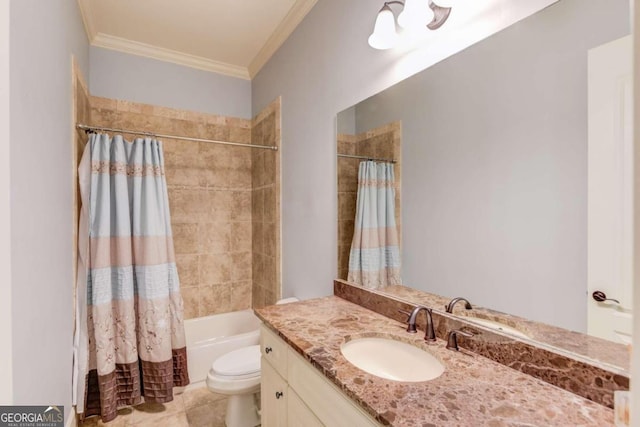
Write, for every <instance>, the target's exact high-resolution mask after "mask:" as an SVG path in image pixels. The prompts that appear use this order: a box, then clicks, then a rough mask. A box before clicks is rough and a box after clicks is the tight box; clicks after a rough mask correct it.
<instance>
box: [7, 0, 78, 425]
mask: <svg viewBox="0 0 640 427" xmlns="http://www.w3.org/2000/svg"><path fill="white" fill-rule="evenodd" d="M10 17H11V24H10V73H11V77H10V88H11V94H10V108H11V124H10V126H11V130H10V135H11V138H10V140H9V141H10V142H9V144H10V152H11V153H10V156H11V174H10V180H11V204H10V210H11V211H10V214H11V274H12V277H11V287H12V289H11V290H12V297H11V306H12V313H13V315H12V326H13V338H12V345H13V349H12V355H13V400H14V403H16V404H40V405H48V404H56V405H60V404H63V405H64V406H65V412H66V414H67V415H68V414H69V413H70V408H71V369H72V335H73V321H72V316H73V307H72V305H73V304H72V298H73V295H72V289H73V277H74V275H73V272H72V264H73V263H72V236H73V227H74V225H73V212H72V206H73V189H74V187H73V180H72V173H73V165H72V89H71V55H72V54H74V55H76V57H77V59H78V62H79V64H80V66H81V67H82V69H83V71H84V73H85V76H86V75H87V71H88V63H89V48H88V43H87V39H86V36H85V32H84V27H83V25H82V20H81V18H80V13H79V11H78V6H77V3H76V2H74V1H68V0H49V1H41V0H13V1H11V3H10Z"/></svg>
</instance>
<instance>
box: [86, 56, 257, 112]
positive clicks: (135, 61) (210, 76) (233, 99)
mask: <svg viewBox="0 0 640 427" xmlns="http://www.w3.org/2000/svg"><path fill="white" fill-rule="evenodd" d="M90 59H91V76H90V78H89V91H90V92H91V95H94V96H102V97H105V98H114V99H124V100H128V101H133V102H141V103H144V104H153V105H162V106H164V107H170V108H178V109H182V110H190V111H200V112H203V113H210V114H220V115H223V116H232V117H240V118H244V119H250V118H251V82H250V81H249V80H244V79H239V78H235V77H229V76H224V75H222V74H216V73H211V72H208V71H202V70H196V69H194V68H189V67H185V66H182V65H177V64H172V63H170V62H164V61H158V60H155V59H150V58H145V57H142V56H136V55H130V54H127V53H122V52H116V51H114V50H109V49H102V48H99V47H93V46H92V47H91V54H90Z"/></svg>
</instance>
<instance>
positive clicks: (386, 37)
mask: <svg viewBox="0 0 640 427" xmlns="http://www.w3.org/2000/svg"><path fill="white" fill-rule="evenodd" d="M397 41H398V33H396V21H395V18H394V16H393V12H392V11H391V8H390V7H389V6H387V5H386V4H385V5H384V6H383V7H382V9H380V12H378V17H377V18H376V24H375V26H374V27H373V33H372V34H371V35H370V36H369V46H371V47H372V48H374V49H381V50H382V49H391V48H392V47H394V46H395V45H396V43H397Z"/></svg>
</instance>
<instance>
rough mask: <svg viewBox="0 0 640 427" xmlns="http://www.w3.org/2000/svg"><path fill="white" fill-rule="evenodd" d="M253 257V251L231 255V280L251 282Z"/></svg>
mask: <svg viewBox="0 0 640 427" xmlns="http://www.w3.org/2000/svg"><path fill="white" fill-rule="evenodd" d="M252 262H253V255H252V253H251V251H246V252H237V253H232V254H231V280H232V281H241V280H251V278H252V275H253V271H252Z"/></svg>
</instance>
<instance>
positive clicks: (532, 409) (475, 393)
mask: <svg viewBox="0 0 640 427" xmlns="http://www.w3.org/2000/svg"><path fill="white" fill-rule="evenodd" d="M256 313H257V315H258V317H260V318H261V319H262V320H263V321H264V323H265V324H266V325H267V326H268V327H269V328H271V329H272V330H274V331H275V332H276V333H277V334H278V335H279V336H280V337H281V338H283V339H284V340H285V341H286V342H287V343H288V344H289V345H290V346H291V347H292V348H293V349H294V350H296V351H297V352H298V353H300V354H301V355H302V356H303V357H304V358H305V359H307V360H308V361H309V362H310V363H311V364H312V365H313V366H314V367H316V368H317V369H318V370H319V371H320V372H322V373H323V374H324V375H325V376H326V377H327V378H328V379H329V380H330V381H332V382H333V383H334V384H336V385H337V386H338V387H340V388H341V389H342V390H343V391H344V392H345V393H346V394H347V395H348V396H349V397H350V398H351V399H353V400H354V401H355V402H356V403H357V404H359V405H360V406H361V407H362V408H363V409H364V410H365V411H366V412H368V413H369V414H370V415H371V416H372V417H374V418H375V419H376V420H378V421H379V422H380V423H382V424H384V425H394V426H448V425H456V426H481V425H485V426H514V425H518V426H522V425H527V426H563V427H565V426H569V425H570V426H605V425H612V424H613V411H612V410H611V409H608V408H606V407H604V406H601V405H598V404H597V403H594V402H592V401H590V400H587V399H584V398H582V397H579V396H577V395H575V394H573V393H570V392H568V391H565V390H562V389H560V388H557V387H554V386H552V385H549V384H547V383H545V382H543V381H541V380H538V379H536V378H534V377H531V376H529V375H526V374H523V373H521V372H518V371H516V370H513V369H510V368H507V367H505V366H503V365H501V364H499V363H496V362H493V361H491V360H489V359H486V358H484V357H482V356H478V355H476V354H474V353H471V352H468V351H465V350H461V351H460V352H453V351H450V350H447V349H445V342H444V341H442V340H438V341H437V342H436V343H433V344H426V343H425V342H424V341H423V334H422V333H418V334H408V333H407V332H406V331H405V325H404V324H402V323H399V322H396V321H394V320H391V319H389V318H387V317H384V316H382V315H380V314H377V313H375V312H373V311H370V310H367V309H365V308H363V307H361V306H359V305H356V304H352V303H350V302H348V301H345V300H343V299H341V298H339V297H336V296H330V297H325V298H319V299H314V300H307V301H302V302H298V303H292V304H286V305H278V306H269V307H265V308H262V309H257V310H256ZM361 336H385V337H390V338H394V339H398V340H400V341H404V342H407V343H411V344H414V345H416V346H418V347H420V348H422V349H424V350H426V351H428V352H430V353H431V354H432V355H434V356H435V357H436V358H438V359H439V360H440V361H441V362H442V363H443V364H444V366H445V372H444V373H443V374H442V375H441V376H440V377H438V378H436V379H433V380H431V381H428V382H417V383H408V382H397V381H391V380H386V379H383V378H379V377H377V376H374V375H371V374H368V373H366V372H364V371H362V370H360V369H358V368H356V367H355V366H353V365H351V364H350V363H349V362H348V361H347V360H346V359H345V358H344V357H343V356H342V354H341V353H340V346H341V345H342V344H343V343H344V342H345V341H347V340H349V339H354V338H358V337H361ZM400 363H401V361H400Z"/></svg>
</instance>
